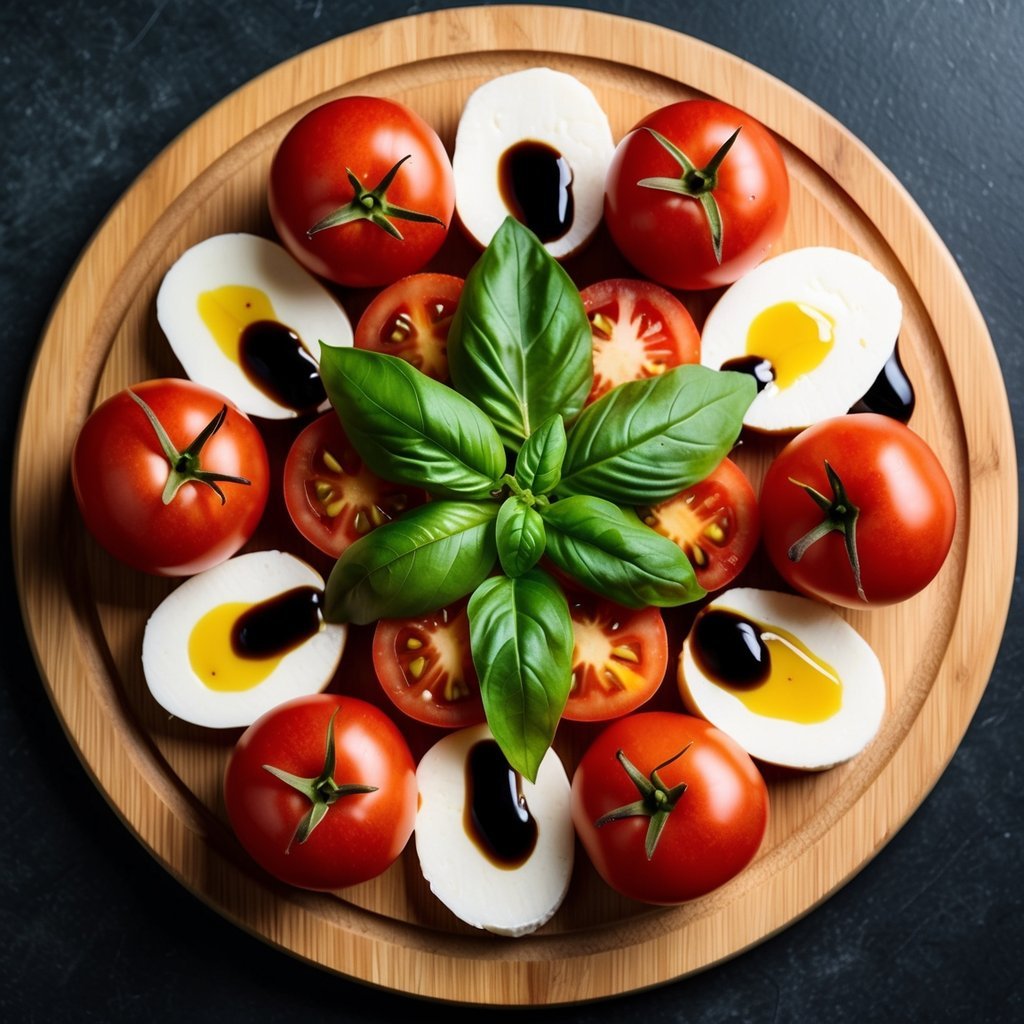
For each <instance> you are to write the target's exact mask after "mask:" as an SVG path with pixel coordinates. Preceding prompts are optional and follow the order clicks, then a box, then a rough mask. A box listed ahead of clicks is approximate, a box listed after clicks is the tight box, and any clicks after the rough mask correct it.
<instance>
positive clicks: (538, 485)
mask: <svg viewBox="0 0 1024 1024" xmlns="http://www.w3.org/2000/svg"><path fill="white" fill-rule="evenodd" d="M564 458H565V423H564V422H563V421H562V417H561V416H557V415H556V416H551V417H550V418H549V419H546V420H545V421H544V422H543V423H542V424H541V425H540V426H539V427H538V428H537V430H535V431H534V432H533V433H532V434H531V435H530V436H529V437H528V438H527V439H526V441H525V442H523V447H522V448H520V449H519V456H518V457H517V459H516V474H515V476H516V482H517V483H518V484H519V486H520V487H524V488H526V489H527V490H530V491H532V492H533V493H534V494H550V493H551V492H552V491H553V490H554V489H555V488H556V487H557V486H558V481H559V480H560V479H561V477H562V460H563V459H564Z"/></svg>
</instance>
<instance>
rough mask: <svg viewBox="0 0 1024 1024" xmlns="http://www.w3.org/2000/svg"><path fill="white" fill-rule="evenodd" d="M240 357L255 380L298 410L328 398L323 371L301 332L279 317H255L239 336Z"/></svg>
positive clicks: (265, 390)
mask: <svg viewBox="0 0 1024 1024" xmlns="http://www.w3.org/2000/svg"><path fill="white" fill-rule="evenodd" d="M238 358H239V362H240V364H241V367H242V370H243V371H244V372H245V375H246V376H247V377H248V378H249V380H250V381H252V383H253V384H254V385H255V386H256V387H258V388H259V389H260V391H262V392H263V393H264V394H265V395H269V396H270V397H271V398H273V399H274V401H276V402H278V403H280V404H281V405H283V406H286V407H287V408H289V409H294V410H295V411H296V412H312V411H313V410H315V409H316V408H317V407H318V406H319V405H320V404H321V403H322V402H323V401H324V400H325V399H326V398H327V392H326V391H325V390H324V385H323V381H321V379H320V371H319V369H318V368H317V365H316V362H315V361H314V360H313V357H312V356H310V354H309V353H308V352H307V351H306V349H305V348H303V346H302V342H301V340H300V339H299V336H298V335H297V334H296V333H295V332H294V331H293V330H292V329H291V328H290V327H286V326H285V325H284V324H279V323H278V322H277V321H276V320H255V321H253V322H252V323H251V324H248V325H246V327H245V328H244V329H243V330H242V336H241V338H240V339H239V346H238Z"/></svg>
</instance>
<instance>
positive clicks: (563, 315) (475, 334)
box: [448, 217, 594, 450]
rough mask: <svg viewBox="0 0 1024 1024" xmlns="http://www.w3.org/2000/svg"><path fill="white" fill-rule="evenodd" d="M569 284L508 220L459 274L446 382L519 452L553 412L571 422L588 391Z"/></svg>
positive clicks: (581, 332) (588, 360)
mask: <svg viewBox="0 0 1024 1024" xmlns="http://www.w3.org/2000/svg"><path fill="white" fill-rule="evenodd" d="M591 337H592V335H591V328H590V322H589V321H588V320H587V314H586V312H585V311H584V309H583V302H582V300H581V299H580V295H579V292H578V291H577V290H576V286H575V285H574V284H573V283H572V281H571V280H570V278H569V275H568V274H567V273H566V272H565V271H564V270H563V269H562V267H561V266H560V265H559V264H558V262H557V261H556V260H554V259H553V258H552V257H551V255H550V254H549V253H548V251H547V250H546V249H545V248H544V246H543V245H541V243H540V242H539V241H538V240H537V237H536V235H534V234H533V232H531V231H530V230H529V229H528V228H526V227H524V226H523V225H522V224H520V223H519V222H518V221H517V220H516V219H515V218H514V217H507V218H506V219H505V222H504V223H503V224H502V226H501V227H500V228H498V230H497V232H495V234H494V237H493V238H492V239H491V242H490V244H489V245H488V246H487V248H486V249H485V250H484V253H483V255H482V256H481V257H480V259H479V260H477V262H476V264H475V265H474V266H473V268H472V269H471V270H470V272H469V274H468V275H467V277H466V284H465V286H464V287H463V289H462V295H461V297H460V298H459V305H458V308H457V309H456V311H455V316H454V317H453V319H452V323H451V327H450V328H449V331H448V368H449V371H450V373H451V377H452V383H453V385H454V386H455V387H456V388H457V389H458V390H459V391H461V392H462V394H464V395H465V396H466V397H467V398H470V399H472V400H473V401H474V402H475V403H476V404H477V405H478V406H479V407H480V408H481V409H483V411H484V412H485V413H487V415H488V416H490V418H491V420H492V421H493V422H494V425H495V426H496V427H497V429H498V433H499V434H500V435H501V439H502V441H503V442H504V443H505V444H506V445H507V446H508V447H509V448H511V449H513V450H518V449H519V446H520V445H521V444H522V443H523V441H524V440H525V439H526V438H527V437H529V436H530V435H531V434H532V433H533V432H534V430H536V429H537V427H538V426H539V425H540V424H541V423H543V422H544V421H545V420H546V419H548V418H549V417H550V416H552V415H553V414H554V413H562V414H563V415H564V416H566V417H567V418H572V417H573V416H575V415H576V413H577V412H579V410H580V409H581V408H583V402H584V400H585V399H586V397H587V395H588V394H589V393H590V387H591V382H592V379H593V374H594V369H593V354H592V353H593V343H592V341H591Z"/></svg>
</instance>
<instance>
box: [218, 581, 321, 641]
mask: <svg viewBox="0 0 1024 1024" xmlns="http://www.w3.org/2000/svg"><path fill="white" fill-rule="evenodd" d="M322 599H323V591H321V590H317V589H316V587H295V588H294V589H292V590H286V591H285V592H284V593H283V594H278V595H277V596H276V597H270V598H267V600H265V601H260V602H258V603H257V604H254V605H253V606H252V607H251V608H249V609H247V610H246V611H245V612H243V613H242V614H241V615H239V617H238V618H237V619H236V620H235V625H234V628H233V629H232V630H231V647H232V649H233V650H234V652H235V654H237V655H238V657H240V658H273V657H279V656H280V655H282V654H287V652H288V651H290V650H293V649H294V648H296V647H298V646H299V644H301V643H302V642H303V641H305V640H308V639H309V638H310V637H312V636H315V635H316V634H317V633H318V632H319V631H320V604H321V601H322Z"/></svg>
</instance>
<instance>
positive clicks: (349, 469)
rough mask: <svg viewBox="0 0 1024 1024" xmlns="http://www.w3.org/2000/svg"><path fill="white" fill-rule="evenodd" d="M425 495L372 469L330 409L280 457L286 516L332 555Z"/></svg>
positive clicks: (312, 542) (417, 501) (301, 531)
mask: <svg viewBox="0 0 1024 1024" xmlns="http://www.w3.org/2000/svg"><path fill="white" fill-rule="evenodd" d="M426 499H427V496H426V494H425V493H424V492H423V491H420V490H417V489H416V488H415V487H408V486H406V485H405V484H394V483H390V482H389V481H387V480H382V479H381V478H380V477H379V476H377V475H376V474H375V473H371V472H370V470H369V469H367V468H366V467H365V466H364V465H363V462H362V459H360V458H359V455H358V453H357V452H356V450H355V448H353V447H352V445H351V443H350V442H349V439H348V438H347V437H346V436H345V431H344V430H343V429H342V426H341V421H340V420H339V419H338V415H337V413H335V412H334V411H333V410H332V411H330V412H325V413H324V414H323V415H322V416H318V417H317V418H316V419H315V420H313V422H312V423H310V424H309V425H308V426H307V427H305V428H304V429H303V430H302V431H301V432H300V433H299V434H298V436H297V437H296V438H295V440H294V441H293V442H292V445H291V448H290V449H289V450H288V456H287V458H286V459H285V463H284V501H285V506H286V507H287V509H288V515H289V516H291V520H292V522H293V523H294V524H295V527H296V529H298V531H299V533H301V534H302V536H303V537H305V538H306V540H308V541H309V542H310V543H311V544H314V545H315V546H316V547H318V548H319V549H320V550H321V551H323V552H324V553H325V554H328V555H333V556H334V557H337V556H338V555H340V554H341V552H342V551H344V550H345V548H347V547H348V546H349V544H351V543H352V542H353V541H356V540H358V539H359V538H360V537H362V536H365V535H366V534H367V533H369V532H370V531H371V530H373V529H374V528H376V527H378V526H380V525H382V524H383V523H386V522H390V521H391V520H392V519H394V518H395V517H396V516H398V515H401V513H402V512H404V511H405V510H406V509H409V508H412V507H413V506H415V505H421V504H422V503H423V502H424V501H426Z"/></svg>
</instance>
